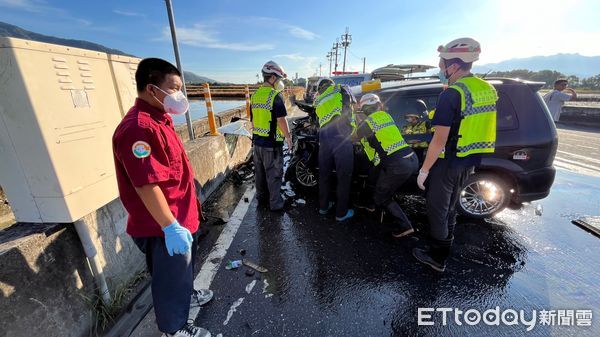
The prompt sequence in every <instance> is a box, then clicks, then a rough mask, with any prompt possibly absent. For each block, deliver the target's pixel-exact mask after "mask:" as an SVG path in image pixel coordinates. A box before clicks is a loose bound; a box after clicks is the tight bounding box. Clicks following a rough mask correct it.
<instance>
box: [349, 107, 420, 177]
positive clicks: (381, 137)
mask: <svg viewBox="0 0 600 337" xmlns="http://www.w3.org/2000/svg"><path fill="white" fill-rule="evenodd" d="M365 122H367V125H368V126H369V128H370V129H371V131H373V133H374V134H375V139H377V142H378V143H379V145H381V148H382V149H383V151H384V153H383V154H382V155H386V156H389V155H391V154H393V153H395V152H397V151H400V150H401V149H403V148H407V147H408V144H407V143H406V142H405V141H404V138H403V137H402V134H401V133H400V129H398V126H396V122H394V119H393V118H392V116H390V115H389V114H388V113H387V112H385V111H376V112H374V113H372V114H370V115H369V116H367V119H366V120H365ZM360 142H361V143H362V145H363V148H364V150H365V153H366V154H367V157H368V158H369V160H370V161H371V162H373V164H374V165H375V166H377V165H379V163H380V161H381V157H380V154H379V153H377V151H376V150H375V149H374V148H373V147H372V146H371V145H370V144H369V141H368V140H367V139H366V138H365V137H363V138H362V139H361V140H360Z"/></svg>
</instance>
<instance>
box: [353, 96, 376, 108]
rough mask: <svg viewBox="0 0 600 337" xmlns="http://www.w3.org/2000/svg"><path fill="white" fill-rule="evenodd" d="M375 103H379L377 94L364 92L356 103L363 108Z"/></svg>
mask: <svg viewBox="0 0 600 337" xmlns="http://www.w3.org/2000/svg"><path fill="white" fill-rule="evenodd" d="M377 103H381V100H380V99H379V96H377V95H375V94H365V95H364V96H363V97H361V98H360V102H359V103H358V105H359V107H360V108H361V109H363V108H364V107H365V106H369V105H375V104H377Z"/></svg>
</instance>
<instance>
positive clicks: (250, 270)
mask: <svg viewBox="0 0 600 337" xmlns="http://www.w3.org/2000/svg"><path fill="white" fill-rule="evenodd" d="M245 274H246V276H248V277H252V276H254V274H256V273H255V272H254V270H252V269H250V268H248V269H246V272H245Z"/></svg>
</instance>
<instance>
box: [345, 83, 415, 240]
mask: <svg viewBox="0 0 600 337" xmlns="http://www.w3.org/2000/svg"><path fill="white" fill-rule="evenodd" d="M359 105H360V109H361V111H362V112H363V113H365V114H366V115H367V117H366V119H365V120H364V121H362V122H361V123H360V125H359V126H358V128H357V130H356V138H358V139H360V142H361V143H362V145H363V149H364V151H365V153H366V154H367V157H368V158H369V160H371V162H372V163H373V165H375V166H380V169H379V177H378V178H377V183H376V184H375V193H374V195H373V202H374V203H375V206H377V207H380V208H383V209H385V210H386V211H388V212H389V213H390V214H391V215H392V216H394V217H395V218H396V222H397V225H398V230H397V231H396V232H394V233H393V235H394V237H397V238H400V237H403V236H406V235H409V234H411V233H413V232H414V230H413V227H412V225H411V223H410V220H408V217H406V214H404V212H403V211H402V208H401V207H400V205H398V203H397V202H396V201H395V200H394V195H395V194H396V191H397V190H398V189H399V188H400V187H401V186H402V185H403V184H404V182H406V180H407V179H408V178H410V177H411V176H412V175H413V174H414V173H415V172H417V169H418V168H419V162H418V160H417V156H416V155H415V153H414V152H413V150H412V148H411V147H410V145H408V144H407V143H406V142H405V141H404V138H402V135H401V134H400V129H398V126H397V125H396V122H395V121H394V119H393V118H392V116H390V115H389V114H388V113H387V112H385V111H384V109H383V104H382V103H381V100H380V99H379V96H377V95H375V94H365V95H364V96H363V97H362V98H361V99H360V104H359Z"/></svg>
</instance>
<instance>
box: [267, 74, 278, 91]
mask: <svg viewBox="0 0 600 337" xmlns="http://www.w3.org/2000/svg"><path fill="white" fill-rule="evenodd" d="M271 78H275V81H273V83H271ZM276 82H277V76H275V75H271V77H270V78H269V79H268V80H267V83H269V85H271V86H272V87H273V88H274V87H275V83H276Z"/></svg>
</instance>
